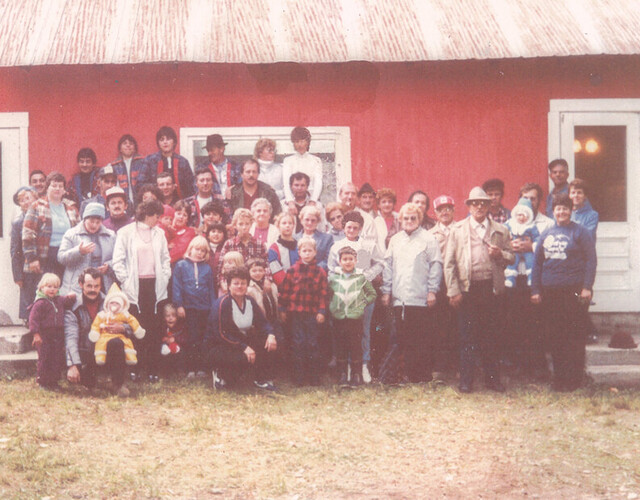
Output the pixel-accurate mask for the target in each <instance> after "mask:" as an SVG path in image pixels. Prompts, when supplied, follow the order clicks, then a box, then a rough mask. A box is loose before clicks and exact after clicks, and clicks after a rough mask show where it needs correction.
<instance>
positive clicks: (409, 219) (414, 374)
mask: <svg viewBox="0 0 640 500" xmlns="http://www.w3.org/2000/svg"><path fill="white" fill-rule="evenodd" d="M423 214H424V212H423V211H422V210H421V209H420V207H419V206H418V205H416V204H415V203H405V204H404V205H403V206H402V208H401V209H400V214H399V218H400V223H401V224H402V231H400V232H399V233H396V234H395V235H394V236H393V237H392V238H391V240H390V241H389V247H388V248H387V252H386V253H385V256H384V271H383V283H382V289H381V291H382V294H383V295H382V303H383V304H384V305H392V306H393V314H394V316H395V320H396V328H397V335H398V344H399V345H400V348H401V350H402V352H403V353H404V362H405V371H406V375H407V376H408V377H409V380H410V381H411V382H428V381H430V380H431V379H432V368H433V366H432V365H433V359H432V352H433V351H432V346H431V343H432V335H433V332H431V331H430V330H432V327H431V323H432V322H433V319H432V313H431V312H430V309H431V308H432V307H433V306H435V304H436V293H438V290H439V288H440V282H441V281H442V255H441V254H440V246H439V244H438V241H437V240H436V238H435V237H434V236H433V235H432V234H429V233H427V230H426V229H424V228H423V227H422V226H421V223H422V217H423Z"/></svg>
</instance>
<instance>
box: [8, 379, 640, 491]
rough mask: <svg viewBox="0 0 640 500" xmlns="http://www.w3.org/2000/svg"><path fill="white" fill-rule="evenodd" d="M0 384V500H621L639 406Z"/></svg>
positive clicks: (638, 487)
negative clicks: (123, 392) (121, 391)
mask: <svg viewBox="0 0 640 500" xmlns="http://www.w3.org/2000/svg"><path fill="white" fill-rule="evenodd" d="M131 388H132V390H133V392H134V394H135V397H132V398H130V399H127V400H120V399H117V398H115V397H113V396H110V395H108V393H107V392H106V391H98V393H97V394H96V395H90V394H87V393H86V392H84V391H83V390H82V389H81V388H75V387H73V388H66V389H65V390H66V392H65V393H63V394H60V393H45V392H42V391H39V390H38V389H37V388H36V387H35V384H34V382H33V381H32V380H28V379H23V380H12V381H2V382H0V394H1V397H0V498H42V497H55V498H96V497H99V498H210V497H218V498H279V497H284V498H291V497H296V496H298V497H300V498H328V497H331V498H336V497H337V498H352V497H356V498H388V497H394V498H416V497H420V498H427V497H431V498H434V497H438V498H440V497H450V498H473V497H480V496H482V497H489V498H495V497H506V498H532V497H536V496H538V497H540V498H584V497H611V498H627V496H628V495H630V494H631V496H633V494H640V461H639V460H638V456H640V392H638V391H632V390H627V391H619V392H612V391H609V390H604V389H597V388H588V389H583V390H581V391H578V392H576V393H573V394H556V393H552V392H550V391H548V389H546V387H544V386H542V385H531V384H529V385H525V384H522V385H518V384H512V387H511V388H510V390H509V392H508V393H507V394H504V395H502V394H494V393H488V392H477V393H474V394H471V395H465V396H461V395H460V394H458V393H457V391H456V390H454V389H453V388H451V387H448V386H435V387H434V386H431V385H416V386H405V387H401V388H388V387H377V386H376V387H367V388H363V389H361V390H356V391H337V390H335V389H333V388H331V387H326V388H321V389H293V388H285V390H284V391H283V393H281V394H279V395H275V396H270V395H263V394H256V393H255V392H254V391H253V390H251V389H248V388H247V389H241V390H239V391H238V392H217V393H216V392H213V391H211V390H210V389H208V388H207V387H205V386H204V384H203V383H198V382H196V383H187V382H185V381H169V382H166V381H163V382H161V383H160V384H158V385H157V386H149V385H133V386H132V387H131Z"/></svg>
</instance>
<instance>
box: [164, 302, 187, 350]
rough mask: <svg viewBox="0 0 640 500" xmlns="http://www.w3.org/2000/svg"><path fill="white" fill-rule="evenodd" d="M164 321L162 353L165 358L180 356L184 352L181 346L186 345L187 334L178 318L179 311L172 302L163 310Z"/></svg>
mask: <svg viewBox="0 0 640 500" xmlns="http://www.w3.org/2000/svg"><path fill="white" fill-rule="evenodd" d="M162 319H163V320H164V334H163V335H162V347H161V349H160V353H161V354H162V355H163V356H169V355H170V354H178V353H179V352H181V351H182V347H180V346H181V345H182V344H183V343H184V340H185V333H184V329H183V325H182V322H181V321H180V320H179V318H178V309H177V308H176V306H175V305H173V304H172V303H171V302H169V303H168V304H165V305H164V307H163V308H162Z"/></svg>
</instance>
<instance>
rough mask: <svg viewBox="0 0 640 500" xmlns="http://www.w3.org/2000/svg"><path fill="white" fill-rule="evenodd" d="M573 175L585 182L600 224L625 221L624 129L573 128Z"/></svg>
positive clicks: (625, 164) (625, 141) (611, 127)
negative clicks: (598, 215) (574, 168)
mask: <svg viewBox="0 0 640 500" xmlns="http://www.w3.org/2000/svg"><path fill="white" fill-rule="evenodd" d="M574 133H575V142H574V147H573V150H574V152H575V166H576V172H575V176H576V177H577V178H579V179H583V180H585V181H587V184H588V186H589V193H588V197H589V201H590V202H591V205H592V206H593V208H594V210H596V211H597V212H598V213H599V214H600V222H625V221H626V220H627V128H626V127H625V126H601V127H595V126H588V127H575V129H574Z"/></svg>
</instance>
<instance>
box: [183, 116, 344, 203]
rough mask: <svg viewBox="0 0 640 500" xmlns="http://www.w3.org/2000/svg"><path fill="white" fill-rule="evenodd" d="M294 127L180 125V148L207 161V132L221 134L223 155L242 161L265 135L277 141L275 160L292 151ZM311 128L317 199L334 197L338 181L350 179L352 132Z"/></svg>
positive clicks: (193, 160) (195, 162)
mask: <svg viewBox="0 0 640 500" xmlns="http://www.w3.org/2000/svg"><path fill="white" fill-rule="evenodd" d="M293 128H294V127H293V126H291V127H224V128H216V127H199V128H181V129H180V152H181V154H182V155H183V156H185V157H186V158H187V159H188V160H189V162H190V163H191V166H192V168H193V169H194V170H195V167H196V165H199V164H200V163H202V162H206V161H207V159H208V158H207V152H206V151H205V149H204V145H205V143H206V139H207V135H209V134H220V135H222V137H223V139H224V142H226V143H228V144H227V146H226V148H225V156H226V157H227V158H229V159H231V160H234V161H238V162H240V163H241V162H242V161H244V160H246V159H248V158H251V157H253V148H254V147H255V145H256V142H257V141H258V139H260V138H263V137H268V138H270V139H273V140H274V141H276V162H279V163H282V160H283V159H284V157H285V156H288V155H291V154H293V153H294V152H295V151H294V149H293V144H291V139H290V134H291V130H292V129H293ZM308 128H309V131H310V132H311V147H310V149H309V152H310V153H311V154H314V155H316V156H319V157H320V159H321V160H322V165H323V179H322V194H321V197H320V201H322V203H323V204H326V203H328V202H330V201H335V200H336V197H337V190H338V187H339V186H340V185H342V184H343V183H345V182H347V181H350V180H351V136H350V131H349V127H308Z"/></svg>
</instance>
